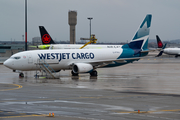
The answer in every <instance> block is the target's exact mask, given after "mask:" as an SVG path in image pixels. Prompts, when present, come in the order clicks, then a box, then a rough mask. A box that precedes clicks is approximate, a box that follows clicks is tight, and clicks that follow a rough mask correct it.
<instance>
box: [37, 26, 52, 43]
mask: <svg viewBox="0 0 180 120" xmlns="http://www.w3.org/2000/svg"><path fill="white" fill-rule="evenodd" d="M39 31H40V34H41V40H42V44H43V45H45V44H55V42H54V41H53V39H52V38H51V36H50V35H49V33H48V32H47V31H46V29H45V28H44V26H39Z"/></svg>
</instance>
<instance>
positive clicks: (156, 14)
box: [0, 0, 180, 42]
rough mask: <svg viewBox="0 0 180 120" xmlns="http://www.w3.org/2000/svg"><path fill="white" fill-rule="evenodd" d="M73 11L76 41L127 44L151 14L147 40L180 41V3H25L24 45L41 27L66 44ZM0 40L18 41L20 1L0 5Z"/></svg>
mask: <svg viewBox="0 0 180 120" xmlns="http://www.w3.org/2000/svg"><path fill="white" fill-rule="evenodd" d="M69 10H76V11H77V25H76V40H77V41H79V39H80V37H89V20H88V19H87V17H93V20H92V33H94V34H95V35H96V37H97V38H98V41H99V42H108V41H112V42H125V41H127V40H131V39H132V37H133V35H134V34H135V32H136V30H137V28H138V27H139V26H140V23H141V22H142V20H143V19H144V17H145V16H146V14H149V13H150V14H152V24H151V30H150V39H155V35H156V34H158V35H159V36H160V38H161V39H162V40H172V39H179V38H180V34H179V33H180V14H179V13H180V0H28V41H31V40H32V38H33V37H36V36H40V34H39V28H38V26H40V25H43V26H45V28H46V29H47V30H48V32H49V33H50V35H51V37H52V38H53V39H56V40H69V25H68V11H69ZM0 16H1V17H0V19H1V20H0V40H11V39H12V40H14V39H15V40H22V35H23V34H24V33H25V32H24V29H25V27H24V0H1V1H0Z"/></svg>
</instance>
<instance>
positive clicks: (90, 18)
mask: <svg viewBox="0 0 180 120" xmlns="http://www.w3.org/2000/svg"><path fill="white" fill-rule="evenodd" d="M87 19H89V20H90V38H91V20H92V19H93V18H92V17H88V18H87Z"/></svg>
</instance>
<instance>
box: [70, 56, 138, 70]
mask: <svg viewBox="0 0 180 120" xmlns="http://www.w3.org/2000/svg"><path fill="white" fill-rule="evenodd" d="M139 59H141V57H135V58H120V59H111V60H97V61H92V62H86V63H88V64H91V65H92V66H93V67H95V68H99V67H103V66H106V65H108V64H115V63H126V62H127V61H128V60H136V61H138V60H139ZM73 64H74V63H71V64H70V66H72V65H73Z"/></svg>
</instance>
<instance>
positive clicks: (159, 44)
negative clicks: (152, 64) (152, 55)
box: [156, 35, 167, 57]
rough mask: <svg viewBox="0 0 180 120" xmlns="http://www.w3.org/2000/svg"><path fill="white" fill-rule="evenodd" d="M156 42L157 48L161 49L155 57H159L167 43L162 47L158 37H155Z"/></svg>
mask: <svg viewBox="0 0 180 120" xmlns="http://www.w3.org/2000/svg"><path fill="white" fill-rule="evenodd" d="M156 40H157V44H158V48H161V50H160V52H159V54H158V55H157V56H156V57H159V56H161V55H162V54H163V52H164V49H165V48H166V44H167V43H166V44H165V45H163V43H162V41H161V39H160V38H159V36H158V35H156Z"/></svg>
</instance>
